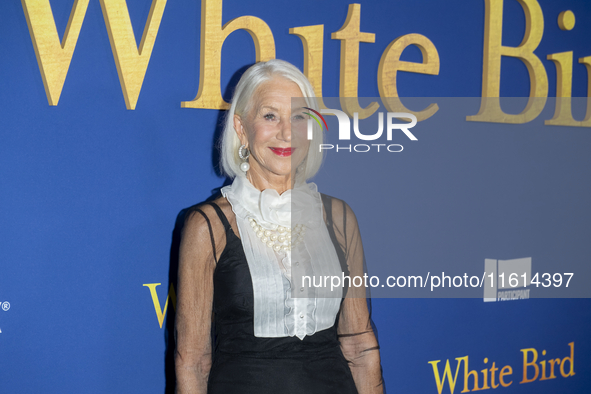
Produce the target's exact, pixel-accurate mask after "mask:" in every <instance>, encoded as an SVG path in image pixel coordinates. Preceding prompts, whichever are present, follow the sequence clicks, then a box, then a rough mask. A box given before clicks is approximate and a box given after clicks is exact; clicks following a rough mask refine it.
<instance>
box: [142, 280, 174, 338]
mask: <svg viewBox="0 0 591 394" xmlns="http://www.w3.org/2000/svg"><path fill="white" fill-rule="evenodd" d="M161 284H162V283H145V284H143V285H142V286H145V287H147V288H149V289H150V295H151V296H152V303H153V304H154V310H155V311H156V318H157V319H158V324H160V328H162V324H163V323H164V317H165V316H166V311H167V310H168V300H169V299H170V300H171V301H172V307H173V308H174V309H175V310H176V293H175V291H174V287H173V286H172V283H171V284H170V287H169V288H168V294H167V295H166V302H165V303H164V309H162V308H161V307H160V301H159V299H158V293H157V292H156V287H158V286H160V285H161Z"/></svg>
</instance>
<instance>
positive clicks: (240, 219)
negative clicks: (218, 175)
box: [175, 60, 383, 394]
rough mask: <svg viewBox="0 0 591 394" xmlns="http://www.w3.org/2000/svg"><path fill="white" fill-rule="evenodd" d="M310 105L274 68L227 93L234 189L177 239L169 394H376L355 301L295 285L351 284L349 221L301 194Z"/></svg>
mask: <svg viewBox="0 0 591 394" xmlns="http://www.w3.org/2000/svg"><path fill="white" fill-rule="evenodd" d="M310 97H314V93H313V89H312V87H311V85H310V83H309V81H308V80H307V79H306V77H305V76H304V75H303V74H302V73H301V72H300V71H299V70H298V69H297V68H296V67H294V66H293V65H291V64H289V63H287V62H284V61H281V60H270V61H268V62H266V63H258V64H255V65H254V66H252V67H251V68H249V69H248V70H247V71H246V72H245V73H244V75H243V76H242V78H241V79H240V82H239V83H238V85H237V87H236V91H235V93H234V97H233V100H232V105H231V108H230V110H229V112H228V114H227V118H226V123H225V129H224V132H223V137H222V161H221V165H222V168H223V170H224V171H225V172H226V174H228V175H229V176H230V177H233V178H234V182H233V183H232V185H231V186H227V187H225V188H223V189H222V196H220V197H219V198H217V199H216V200H214V201H213V202H212V203H206V204H201V205H199V206H197V207H195V208H193V210H192V211H191V213H190V214H188V215H187V219H186V223H185V227H184V230H183V236H182V241H181V247H180V259H179V272H178V273H179V275H178V278H179V279H178V302H177V315H176V327H175V336H176V353H175V364H176V367H175V368H176V376H177V393H208V394H215V393H224V394H232V393H256V394H260V393H282V394H285V393H298V394H302V393H306V394H308V393H357V392H358V393H361V394H365V393H382V392H383V385H382V378H381V367H380V357H379V350H378V349H379V348H378V344H377V341H376V338H375V335H374V333H373V330H372V328H371V322H370V318H369V312H368V308H367V303H366V299H365V289H363V288H355V287H350V288H348V287H344V288H337V289H333V290H332V291H330V289H326V288H315V287H313V286H307V287H306V286H304V285H303V283H302V276H304V275H310V274H316V275H318V274H334V275H338V276H339V277H340V276H342V275H343V273H345V274H346V275H350V276H351V277H352V276H353V275H363V249H362V245H361V239H360V237H359V231H358V227H357V222H356V220H355V216H354V214H353V212H352V211H351V209H350V208H349V207H348V206H347V205H346V204H345V203H344V202H342V201H340V200H337V199H333V198H331V197H328V196H325V195H321V194H320V193H318V192H317V191H316V185H314V184H313V183H310V184H308V183H306V182H305V180H306V179H308V178H310V177H311V176H313V175H314V174H315V173H316V172H317V171H318V168H319V167H320V163H321V160H322V156H321V153H320V152H319V151H318V149H317V148H316V149H313V147H314V146H318V143H321V141H322V135H321V134H320V133H314V136H313V139H312V140H311V141H309V140H308V138H307V119H308V115H307V113H309V110H308V108H310V107H314V106H315V104H314V103H313V102H312V100H313V99H309V98H310ZM292 98H293V99H292ZM301 283H302V284H301ZM300 286H301V287H300ZM212 323H213V328H214V330H213V331H214V332H215V351H212V348H213V346H212V341H211V332H212Z"/></svg>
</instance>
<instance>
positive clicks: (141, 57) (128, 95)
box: [101, 0, 166, 109]
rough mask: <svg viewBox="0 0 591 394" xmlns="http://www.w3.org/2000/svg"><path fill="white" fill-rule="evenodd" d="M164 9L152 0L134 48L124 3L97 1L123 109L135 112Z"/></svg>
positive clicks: (157, 0)
mask: <svg viewBox="0 0 591 394" xmlns="http://www.w3.org/2000/svg"><path fill="white" fill-rule="evenodd" d="M165 6H166V0H153V1H152V7H151V8H150V13H149V15H148V20H147V22H146V26H145V27H144V34H143V36H142V41H141V42H140V46H139V49H138V46H137V44H136V41H135V36H134V34H133V27H132V25H131V20H130V18H129V11H128V10H127V3H126V2H125V0H101V8H102V9H103V16H104V18H105V24H106V26H107V31H108V33H109V41H111V49H112V50H113V57H114V58H115V64H116V65H117V73H118V74H119V81H120V82H121V90H122V91H123V97H124V98H125V106H126V107H127V109H135V106H136V104H137V100H138V97H139V95H140V90H141V89H142V84H143V82H144V76H145V75H146V70H147V69H148V63H149V62H150V56H151V55H152V49H153V48H154V42H155V41H156V36H157V35H158V29H159V28H160V21H161V20H162V14H163V13H164V7H165Z"/></svg>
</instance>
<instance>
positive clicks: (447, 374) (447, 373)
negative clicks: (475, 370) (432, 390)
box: [429, 356, 468, 394]
mask: <svg viewBox="0 0 591 394" xmlns="http://www.w3.org/2000/svg"><path fill="white" fill-rule="evenodd" d="M456 360H457V361H458V365H457V366H456V374H455V375H454V377H453V379H452V377H451V368H450V367H449V360H446V361H445V368H444V370H443V376H441V377H440V376H439V369H438V368H437V364H439V362H440V361H441V360H435V361H429V364H431V367H433V376H434V377H435V384H436V385H437V393H438V394H441V390H443V385H444V384H445V380H446V379H447V383H448V384H449V391H450V392H451V393H453V392H454V390H455V387H456V381H457V379H458V372H459V371H460V364H461V363H462V360H464V362H466V361H467V360H468V356H465V357H458V358H456Z"/></svg>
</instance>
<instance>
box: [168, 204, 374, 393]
mask: <svg viewBox="0 0 591 394" xmlns="http://www.w3.org/2000/svg"><path fill="white" fill-rule="evenodd" d="M323 201H324V202H325V204H324V205H325V210H326V209H330V212H328V215H327V212H326V211H325V222H327V225H328V226H329V231H330V229H332V230H333V231H332V237H333V240H334V239H336V243H338V246H339V248H337V253H339V254H341V258H343V257H344V260H345V261H346V265H347V267H348V271H349V275H350V276H351V277H353V276H355V275H357V276H361V277H362V276H363V274H364V272H365V266H364V258H363V247H362V244H361V237H360V234H359V229H358V226H357V220H356V218H355V215H354V214H353V211H352V210H351V209H350V207H349V206H348V205H346V204H345V203H344V202H343V201H341V200H338V199H334V198H331V197H328V196H323ZM214 203H215V204H217V205H218V206H219V207H220V208H221V210H222V212H223V213H224V214H225V216H226V217H227V219H228V221H229V226H230V227H232V228H233V229H237V226H236V221H235V216H234V213H233V212H232V209H231V206H230V204H229V203H228V202H227V200H226V199H225V198H223V197H220V198H218V199H216V200H214ZM234 233H235V234H238V232H237V231H234ZM226 234H227V228H226V227H225V226H224V224H223V223H222V221H221V220H220V218H219V217H218V214H217V213H216V211H215V209H214V207H213V206H211V205H209V204H202V205H199V206H197V207H194V208H192V209H191V211H190V212H189V213H188V214H187V218H186V221H185V226H184V229H183V234H182V240H181V245H180V256H179V271H178V293H177V297H178V298H177V311H176V326H175V339H176V352H175V364H176V366H175V369H176V376H177V393H188V392H190V393H207V385H208V377H209V372H210V369H211V366H212V353H213V345H212V338H211V332H212V321H213V292H214V286H213V283H214V281H213V277H214V272H215V268H216V264H217V262H218V260H219V258H220V256H221V254H222V252H223V251H224V249H225V247H226ZM367 300H368V298H367V297H366V289H365V288H364V287H355V286H350V287H349V288H348V289H347V293H346V297H345V298H344V300H343V302H342V306H341V309H340V311H339V315H338V316H337V325H338V331H337V332H338V340H339V342H340V345H341V350H342V352H343V355H344V357H345V359H346V360H347V362H348V364H349V367H350V369H351V374H352V375H353V379H354V381H355V386H356V387H357V390H358V392H359V393H360V394H365V393H382V392H383V381H382V373H381V367H380V357H379V346H378V342H377V340H376V335H375V333H374V330H373V329H372V323H371V316H370V308H369V307H368V302H367ZM319 373H322V372H321V371H319Z"/></svg>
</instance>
